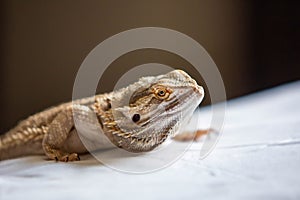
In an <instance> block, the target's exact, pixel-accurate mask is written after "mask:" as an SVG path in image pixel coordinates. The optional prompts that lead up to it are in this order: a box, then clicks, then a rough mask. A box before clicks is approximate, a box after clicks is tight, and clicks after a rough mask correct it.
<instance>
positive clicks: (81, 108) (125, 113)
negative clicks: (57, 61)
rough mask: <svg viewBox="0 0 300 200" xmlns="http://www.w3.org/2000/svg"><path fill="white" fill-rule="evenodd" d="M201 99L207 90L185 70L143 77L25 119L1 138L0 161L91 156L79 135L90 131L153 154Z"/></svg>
mask: <svg viewBox="0 0 300 200" xmlns="http://www.w3.org/2000/svg"><path fill="white" fill-rule="evenodd" d="M203 96H204V91H203V88H202V87H201V86H199V85H198V84H197V83H196V81H195V80H194V79H192V78H191V77H190V76H189V75H188V74H187V73H185V72H184V71H182V70H174V71H172V72H169V73H167V74H164V75H160V76H153V77H143V78H141V79H139V80H138V81H137V82H136V83H134V84H131V85H129V86H128V87H126V88H123V89H120V90H117V91H113V92H110V93H106V94H99V95H95V96H94V97H88V98H84V99H80V100H75V101H72V102H69V103H63V104H61V105H59V106H56V107H52V108H49V109H47V110H45V111H42V112H40V113H37V114H35V115H33V116H30V117H29V118H27V119H25V120H23V121H21V122H20V123H19V124H18V125H17V126H16V127H15V128H13V129H11V130H10V131H8V132H7V133H6V134H4V135H1V136H0V160H4V159H10V158H15V157H19V156H24V155H33V154H45V155H46V156H47V157H48V158H49V159H53V160H59V161H75V160H79V156H78V155H79V154H81V153H87V152H88V150H87V148H86V147H85V145H84V144H83V143H82V140H81V139H80V137H79V132H80V134H81V135H85V133H84V132H88V131H89V129H91V130H92V129H93V130H97V131H96V132H97V133H96V134H98V136H99V137H103V136H104V137H107V138H108V139H109V141H110V142H111V143H112V144H113V145H115V146H117V147H119V148H123V149H125V150H127V151H130V152H146V151H151V150H152V149H154V148H155V147H157V146H159V145H160V144H162V143H163V142H164V141H165V140H166V139H168V138H169V137H171V136H174V134H176V133H177V131H178V128H179V127H180V125H181V122H182V120H184V119H186V118H188V117H191V114H192V113H193V111H194V110H195V109H196V108H197V106H198V105H199V104H200V102H201V101H202V99H203ZM75 122H78V123H75ZM78 124H79V125H78ZM80 124H83V126H82V127H83V128H82V127H81V128H80ZM87 137H88V136H87ZM91 140H92V139H91ZM98 148H105V145H103V146H100V147H98Z"/></svg>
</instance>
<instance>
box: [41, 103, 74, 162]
mask: <svg viewBox="0 0 300 200" xmlns="http://www.w3.org/2000/svg"><path fill="white" fill-rule="evenodd" d="M73 127H74V121H73V114H72V109H71V108H69V109H66V110H63V111H61V112H60V113H58V115H57V116H56V117H55V118H54V120H53V121H52V122H51V124H50V125H49V129H48V132H47V133H46V135H45V136H44V139H43V143H42V145H43V149H44V152H45V154H46V156H47V157H48V158H50V159H52V160H56V161H64V162H68V161H76V160H79V159H80V158H79V156H78V154H77V153H69V152H64V151H62V150H61V149H62V146H63V145H64V143H65V141H66V139H67V138H68V136H69V134H70V132H71V130H72V129H73Z"/></svg>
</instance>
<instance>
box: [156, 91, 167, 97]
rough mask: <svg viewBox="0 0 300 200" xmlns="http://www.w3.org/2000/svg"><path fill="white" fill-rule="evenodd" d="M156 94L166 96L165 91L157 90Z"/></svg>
mask: <svg viewBox="0 0 300 200" xmlns="http://www.w3.org/2000/svg"><path fill="white" fill-rule="evenodd" d="M157 94H158V96H160V97H163V96H165V95H166V91H165V90H159V91H158V92H157Z"/></svg>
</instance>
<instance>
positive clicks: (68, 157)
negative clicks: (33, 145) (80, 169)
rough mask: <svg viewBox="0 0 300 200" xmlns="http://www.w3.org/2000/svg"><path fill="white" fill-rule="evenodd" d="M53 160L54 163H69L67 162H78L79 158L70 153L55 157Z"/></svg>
mask: <svg viewBox="0 0 300 200" xmlns="http://www.w3.org/2000/svg"><path fill="white" fill-rule="evenodd" d="M54 159H55V160H56V161H62V162H69V161H78V160H80V157H79V155H78V154H77V153H71V154H65V155H63V156H62V155H59V156H55V157H54Z"/></svg>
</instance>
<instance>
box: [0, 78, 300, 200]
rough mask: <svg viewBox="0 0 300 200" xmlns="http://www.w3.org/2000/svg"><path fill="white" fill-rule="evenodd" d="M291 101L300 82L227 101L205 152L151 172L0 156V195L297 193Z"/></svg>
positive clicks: (295, 115) (88, 160)
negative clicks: (219, 134)
mask: <svg viewBox="0 0 300 200" xmlns="http://www.w3.org/2000/svg"><path fill="white" fill-rule="evenodd" d="M299 103H300V81H298V82H294V83H291V84H287V85H283V86H280V87H276V88H274V89H270V90H267V91H263V92H260V93H257V94H253V95H249V96H245V97H242V98H238V99H235V100H231V101H229V102H228V104H227V112H226V121H225V126H224V129H223V133H222V137H221V138H220V140H219V142H218V144H217V146H216V147H215V149H214V150H213V151H212V153H211V154H210V155H209V156H208V157H206V158H205V159H203V160H201V159H199V151H197V147H198V146H197V145H199V143H198V144H197V143H196V144H193V146H192V147H191V148H190V150H188V151H187V152H186V153H185V154H184V156H183V157H182V158H181V159H179V160H178V161H177V162H175V163H174V164H173V165H171V166H169V167H167V168H165V169H163V170H160V171H157V172H154V173H148V174H142V175H132V174H126V173H121V172H117V171H114V170H112V169H110V168H108V167H106V166H104V165H100V164H99V163H98V162H97V161H96V160H95V159H93V158H92V156H90V155H87V156H84V157H83V161H80V162H76V163H55V162H53V161H46V160H44V157H43V156H31V157H25V158H19V159H13V160H6V161H1V162H0V199H1V200H6V199H49V200H50V199H51V200H53V199H67V198H68V199H72V200H74V199H89V200H91V199H118V200H119V199H166V198H172V199H192V198H193V199H241V198H243V199H300V127H299V124H300V106H299ZM200 115H201V116H203V117H204V118H205V109H204V110H203V111H202V112H200ZM204 120H205V119H204ZM178 145H179V146H180V145H181V144H178Z"/></svg>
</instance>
